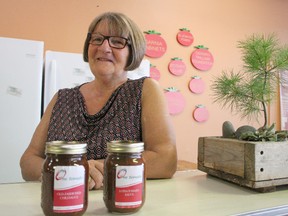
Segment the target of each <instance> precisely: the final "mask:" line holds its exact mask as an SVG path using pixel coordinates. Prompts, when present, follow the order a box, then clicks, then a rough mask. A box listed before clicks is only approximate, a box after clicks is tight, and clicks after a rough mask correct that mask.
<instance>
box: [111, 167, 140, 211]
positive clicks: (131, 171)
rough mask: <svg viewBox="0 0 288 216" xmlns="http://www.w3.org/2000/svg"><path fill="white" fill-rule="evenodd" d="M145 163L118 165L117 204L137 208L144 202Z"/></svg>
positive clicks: (116, 180)
mask: <svg viewBox="0 0 288 216" xmlns="http://www.w3.org/2000/svg"><path fill="white" fill-rule="evenodd" d="M143 175H144V165H143V164H142V165H137V166H117V168H116V179H115V182H116V183H115V185H116V188H115V206H116V207H117V208H137V207H139V206H141V204H142V193H143V180H144V176H143Z"/></svg>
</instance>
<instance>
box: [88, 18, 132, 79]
mask: <svg viewBox="0 0 288 216" xmlns="http://www.w3.org/2000/svg"><path fill="white" fill-rule="evenodd" d="M92 33H93V34H94V33H100V34H102V35H104V36H121V35H110V34H109V26H108V25H107V22H105V21H101V22H100V23H99V24H98V25H97V26H96V28H95V30H94V32H92ZM128 56H129V48H128V45H126V46H125V47H124V48H123V49H116V48H112V47H110V45H109V43H108V40H107V39H106V40H104V41H103V43H102V44H101V45H93V44H89V48H88V59H89V65H90V68H91V71H92V73H93V74H94V76H95V77H99V76H114V77H116V76H121V75H123V73H124V68H125V66H126V64H127V61H128Z"/></svg>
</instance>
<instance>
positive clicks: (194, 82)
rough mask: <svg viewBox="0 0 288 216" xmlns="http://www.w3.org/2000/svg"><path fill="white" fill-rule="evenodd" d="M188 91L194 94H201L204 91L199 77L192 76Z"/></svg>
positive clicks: (203, 84)
mask: <svg viewBox="0 0 288 216" xmlns="http://www.w3.org/2000/svg"><path fill="white" fill-rule="evenodd" d="M189 89H190V91H191V92H193V93H195V94H201V93H202V92H204V90H205V83H204V81H203V80H202V79H201V77H199V76H193V77H192V79H191V80H190V82H189Z"/></svg>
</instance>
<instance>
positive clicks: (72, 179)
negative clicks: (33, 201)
mask: <svg viewBox="0 0 288 216" xmlns="http://www.w3.org/2000/svg"><path fill="white" fill-rule="evenodd" d="M86 151H87V150H86V144H85V143H78V142H62V141H54V142H48V143H46V152H45V154H46V159H45V161H44V164H43V169H42V186H41V207H42V210H43V212H44V214H45V215H49V216H54V215H65V216H72V215H73V216H80V215H83V214H84V212H85V211H86V209H87V205H88V177H89V166H88V162H87V159H86Z"/></svg>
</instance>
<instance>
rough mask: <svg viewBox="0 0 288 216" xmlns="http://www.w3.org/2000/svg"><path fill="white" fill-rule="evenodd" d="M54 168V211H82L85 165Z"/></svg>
mask: <svg viewBox="0 0 288 216" xmlns="http://www.w3.org/2000/svg"><path fill="white" fill-rule="evenodd" d="M54 169H55V172H54V199H53V200H54V201H53V211H54V212H57V213H66V212H77V211H81V210H82V209H83V206H84V199H85V169H84V166H55V167H54Z"/></svg>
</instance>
